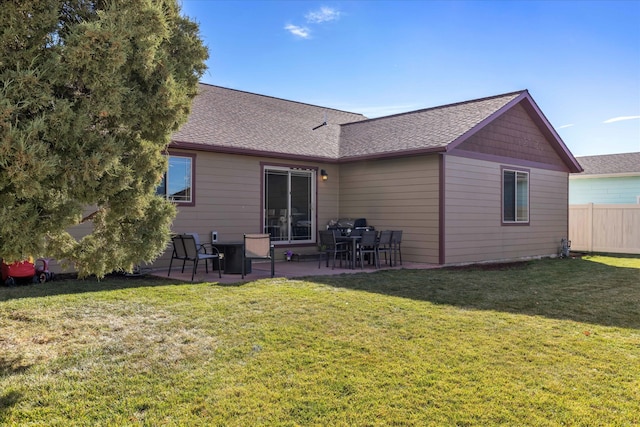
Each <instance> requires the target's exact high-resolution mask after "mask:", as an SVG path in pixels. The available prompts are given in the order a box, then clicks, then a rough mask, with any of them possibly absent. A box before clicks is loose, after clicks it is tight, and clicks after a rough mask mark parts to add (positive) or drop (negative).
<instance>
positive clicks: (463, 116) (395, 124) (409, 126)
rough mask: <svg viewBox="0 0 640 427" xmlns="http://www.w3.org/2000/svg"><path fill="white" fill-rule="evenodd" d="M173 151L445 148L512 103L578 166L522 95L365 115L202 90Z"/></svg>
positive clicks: (363, 153) (331, 157)
mask: <svg viewBox="0 0 640 427" xmlns="http://www.w3.org/2000/svg"><path fill="white" fill-rule="evenodd" d="M199 89H200V92H199V94H198V96H196V98H195V99H194V101H193V105H192V109H191V114H190V116H189V120H188V122H187V123H186V124H185V125H184V126H183V127H182V128H181V129H180V131H178V132H177V133H176V134H174V135H173V137H172V141H173V142H172V144H171V146H172V147H175V148H191V149H206V150H210V151H220V152H231V153H239V154H240V153H241V154H253V155H260V156H268V157H283V158H298V159H310V160H311V159H313V160H316V159H317V160H327V161H334V162H344V161H353V160H359V159H366V158H378V157H392V156H404V155H412V154H417V153H426V152H435V151H449V150H452V149H454V148H455V147H457V146H458V145H460V144H461V143H462V142H464V141H465V140H466V139H468V138H469V137H470V136H472V135H474V134H475V133H476V132H478V131H479V130H480V129H482V128H483V127H484V126H486V125H487V124H489V123H490V122H492V121H493V120H494V119H496V118H497V117H499V116H500V115H501V114H503V113H504V112H505V111H506V110H508V109H509V108H511V107H513V106H514V105H516V104H521V105H523V106H524V107H525V109H526V110H527V112H528V113H529V115H530V116H531V118H532V119H533V121H534V122H535V123H536V124H537V126H538V127H539V128H540V130H541V131H542V132H543V134H544V135H545V136H546V138H547V140H549V141H550V143H551V144H552V145H553V148H554V150H555V151H556V152H557V153H558V155H559V156H560V157H561V158H562V160H563V161H564V162H565V164H566V165H567V167H568V168H569V170H571V171H572V172H579V171H581V168H580V165H579V164H578V162H577V161H576V160H575V158H574V157H573V155H571V153H570V152H569V150H568V149H567V147H566V146H565V145H564V143H563V142H562V140H561V139H560V137H559V136H558V134H557V133H556V132H555V130H554V129H553V127H552V126H551V124H550V123H549V122H548V121H547V119H546V118H545V117H544V115H543V114H542V112H541V111H540V110H539V108H538V107H537V105H536V104H535V102H534V101H533V99H532V98H531V96H530V95H529V92H527V91H526V90H524V91H518V92H512V93H507V94H503V95H497V96H492V97H488V98H482V99H476V100H472V101H466V102H459V103H455V104H450V105H445V106H440V107H434V108H427V109H423V110H418V111H412V112H408V113H402V114H395V115H392V116H386V117H379V118H375V119H367V118H366V117H365V116H363V115H361V114H356V113H349V112H346V111H340V110H335V109H331V108H325V107H319V106H314V105H309V104H304V103H300V102H294V101H287V100H284V99H279V98H273V97H269V96H264V95H257V94H253V93H248V92H242V91H238V90H233V89H227V88H223V87H219V86H212V85H205V84H201V85H200V88H199Z"/></svg>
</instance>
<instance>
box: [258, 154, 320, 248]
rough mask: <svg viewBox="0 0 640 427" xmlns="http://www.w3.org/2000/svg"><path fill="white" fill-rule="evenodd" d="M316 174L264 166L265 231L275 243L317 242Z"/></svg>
mask: <svg viewBox="0 0 640 427" xmlns="http://www.w3.org/2000/svg"><path fill="white" fill-rule="evenodd" d="M315 186H316V171H315V170H310V169H303V168H291V167H281V166H265V167H264V188H263V197H264V199H263V200H264V224H263V225H264V230H265V233H269V234H271V239H272V241H273V242H275V243H278V242H283V243H310V242H314V241H315V235H316V219H315V203H316V201H315V194H316V187H315Z"/></svg>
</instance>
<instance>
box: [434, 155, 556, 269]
mask: <svg viewBox="0 0 640 427" xmlns="http://www.w3.org/2000/svg"><path fill="white" fill-rule="evenodd" d="M501 166H506V167H510V166H511V167H517V166H516V165H509V164H499V163H494V162H488V161H482V160H475V159H470V158H463V157H455V156H452V155H448V156H445V177H446V178H445V183H446V184H445V196H444V197H445V206H444V227H445V228H444V234H445V242H444V247H445V264H457V263H467V262H481V261H499V260H507V259H515V258H527V257H536V256H547V255H554V254H557V253H558V248H559V245H560V239H561V238H562V237H566V236H567V215H568V211H567V209H568V207H567V191H568V189H567V174H566V173H564V172H557V171H549V170H544V169H534V168H528V171H529V218H530V222H529V225H503V224H502V219H501V210H502V197H501V193H502V180H501V176H502V171H501ZM518 168H519V169H521V167H518Z"/></svg>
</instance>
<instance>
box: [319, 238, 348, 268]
mask: <svg viewBox="0 0 640 427" xmlns="http://www.w3.org/2000/svg"><path fill="white" fill-rule="evenodd" d="M318 234H319V235H320V251H321V252H320V258H319V260H318V268H320V264H321V263H322V258H323V256H324V257H325V258H326V261H327V267H329V255H331V256H332V258H333V264H332V269H335V268H336V258H338V255H339V256H340V267H342V258H343V257H346V256H347V255H348V254H349V242H346V241H345V242H337V241H336V235H335V233H334V232H333V231H332V230H320V231H319V232H318Z"/></svg>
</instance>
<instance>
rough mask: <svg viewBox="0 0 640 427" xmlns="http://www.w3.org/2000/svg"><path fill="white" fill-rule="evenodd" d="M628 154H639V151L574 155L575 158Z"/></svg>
mask: <svg viewBox="0 0 640 427" xmlns="http://www.w3.org/2000/svg"><path fill="white" fill-rule="evenodd" d="M629 154H640V151H629V152H627V153H608V154H591V155H588V156H576V159H584V158H586V157H609V156H627V155H629Z"/></svg>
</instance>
